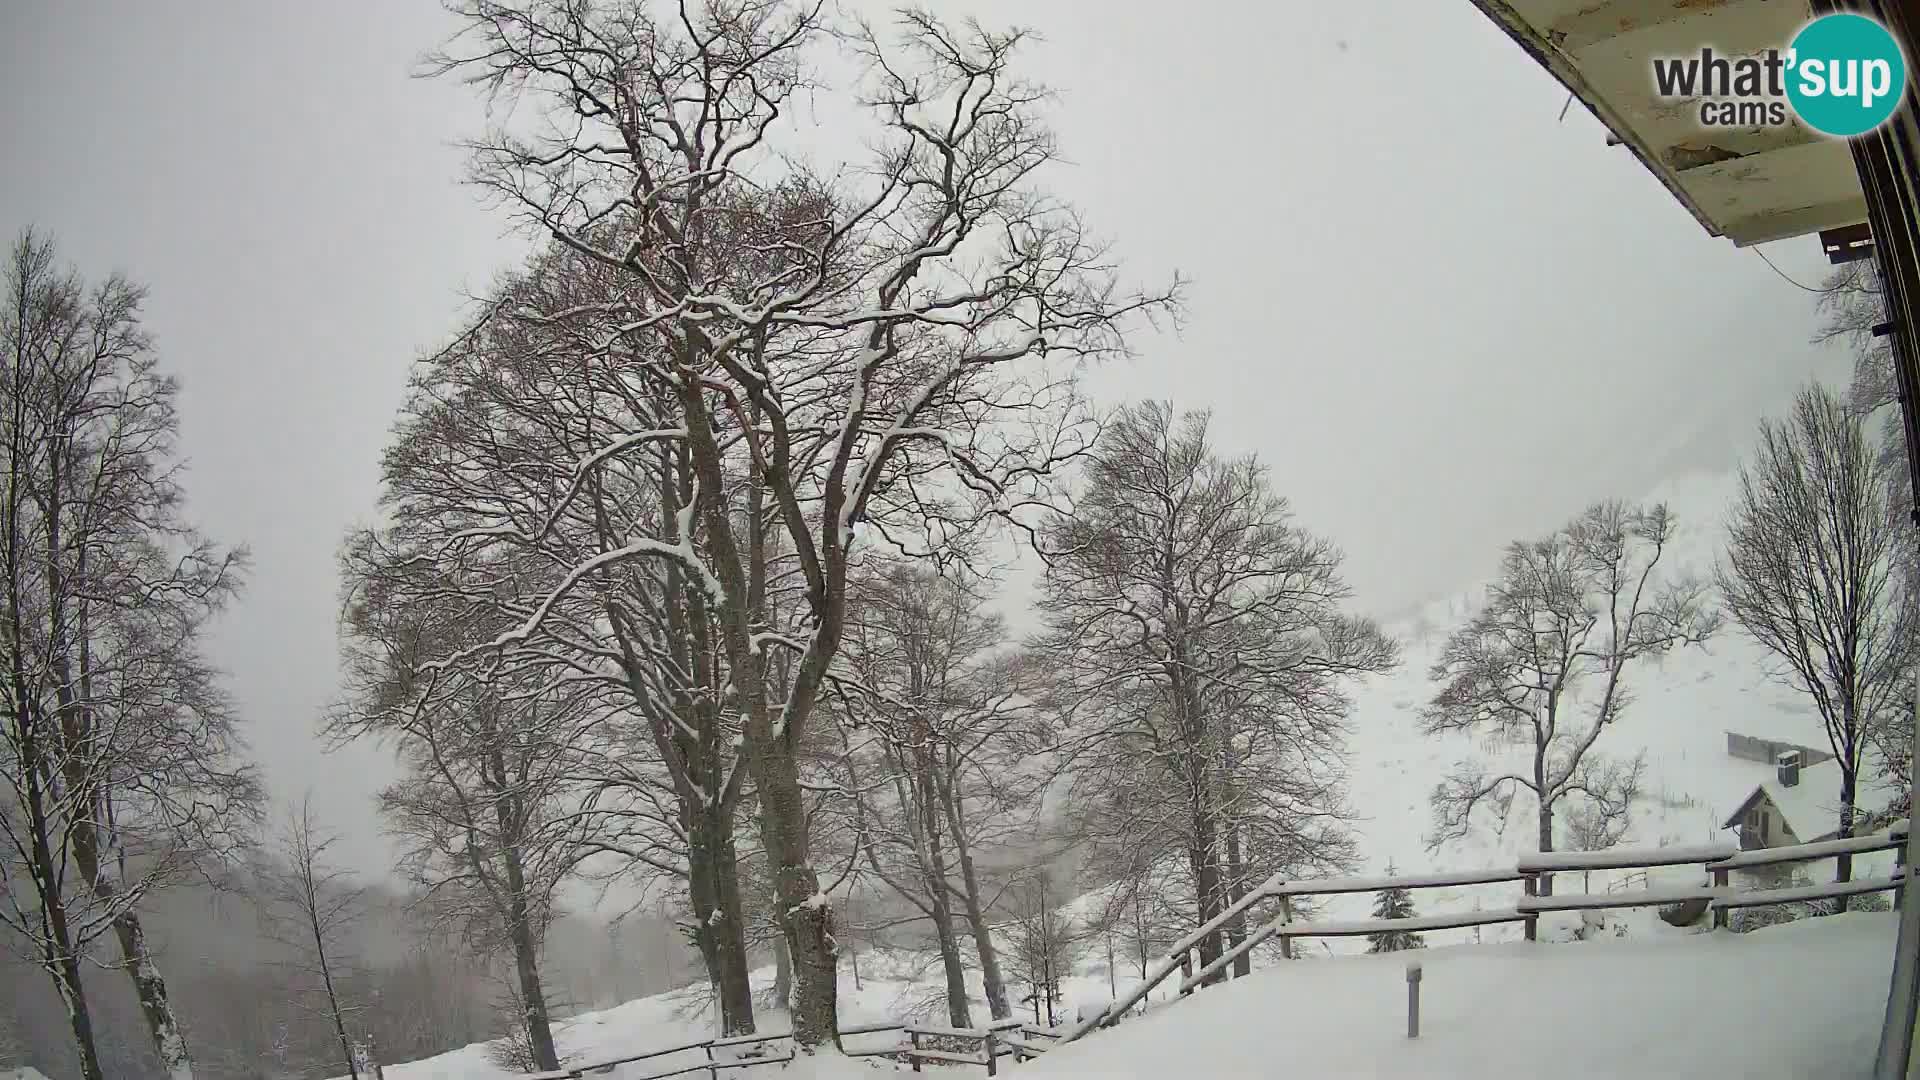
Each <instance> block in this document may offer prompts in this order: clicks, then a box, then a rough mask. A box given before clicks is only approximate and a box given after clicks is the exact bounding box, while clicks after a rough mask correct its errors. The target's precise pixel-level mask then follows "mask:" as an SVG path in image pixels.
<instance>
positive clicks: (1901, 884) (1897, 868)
mask: <svg viewBox="0 0 1920 1080" xmlns="http://www.w3.org/2000/svg"><path fill="white" fill-rule="evenodd" d="M1893 880H1894V881H1895V882H1897V883H1898V884H1897V886H1896V887H1895V888H1894V890H1893V910H1895V911H1899V910H1900V908H1901V905H1902V902H1903V901H1904V900H1905V899H1906V895H1907V842H1906V841H1905V840H1902V841H1900V846H1899V847H1896V848H1894V849H1893Z"/></svg>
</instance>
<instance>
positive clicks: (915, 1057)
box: [907, 1028, 920, 1072]
mask: <svg viewBox="0 0 1920 1080" xmlns="http://www.w3.org/2000/svg"><path fill="white" fill-rule="evenodd" d="M907 1041H908V1042H910V1043H912V1044H913V1050H915V1051H917V1050H919V1049H920V1033H919V1032H918V1031H915V1030H914V1029H912V1028H908V1029H907ZM907 1060H908V1061H911V1062H913V1071H914V1072H919V1071H920V1055H919V1054H917V1053H914V1052H912V1051H909V1052H908V1053H907Z"/></svg>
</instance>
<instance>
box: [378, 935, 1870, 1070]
mask: <svg viewBox="0 0 1920 1080" xmlns="http://www.w3.org/2000/svg"><path fill="white" fill-rule="evenodd" d="M1894 935H1895V917H1894V916H1893V915H1891V914H1888V913H1875V914H1852V915H1842V916H1836V917H1832V918H1825V919H1811V920H1806V921H1803V922H1798V923H1791V924H1788V925H1785V926H1778V927H1771V928H1768V929H1765V930H1759V931H1755V932H1753V933H1751V934H1731V933H1726V932H1719V933H1712V934H1696V935H1692V936H1685V937H1682V936H1678V935H1676V936H1673V937H1670V938H1664V939H1662V938H1624V939H1613V938H1604V939H1601V940H1596V941H1590V942H1575V943H1570V944H1534V945H1527V944H1523V943H1514V944H1504V945H1483V946H1471V945H1463V946H1449V947H1443V948H1432V949H1426V950H1422V951H1420V952H1416V953H1398V954H1390V955H1381V956H1341V957H1335V958H1327V959H1320V960H1303V961H1300V962H1296V963H1291V964H1288V963H1282V964H1277V965H1275V966H1273V967H1270V968H1266V969H1264V970H1261V971H1258V972H1255V973H1254V975H1253V976H1252V977H1251V978H1248V979H1243V980H1238V981H1235V982H1231V983H1227V984H1225V985H1223V986H1218V987H1213V988H1210V989H1207V990H1204V991H1201V992H1199V993H1197V994H1196V995H1194V996H1193V997H1191V998H1188V999H1186V1000H1184V1001H1171V1002H1162V1003H1161V1004H1160V1006H1159V1007H1157V1008H1155V1009H1153V1010H1151V1011H1150V1012H1148V1013H1147V1015H1145V1016H1144V1017H1139V1018H1135V1019H1130V1020H1128V1021H1127V1022H1126V1023H1124V1024H1121V1025H1120V1026H1118V1027H1116V1028H1112V1029H1108V1030H1104V1031H1096V1032H1093V1033H1091V1034H1089V1035H1088V1036H1087V1037H1086V1038H1085V1039H1083V1040H1081V1041H1080V1042H1078V1043H1075V1044H1072V1045H1070V1046H1065V1047H1062V1048H1060V1049H1058V1050H1056V1051H1054V1052H1052V1053H1049V1054H1047V1055H1046V1056H1044V1057H1042V1058H1040V1059H1039V1060H1038V1061H1034V1062H1029V1063H1025V1064H1021V1065H1018V1066H1012V1067H1011V1069H1012V1072H1011V1075H1016V1076H1029V1075H1030V1076H1032V1077H1034V1080H1040V1078H1042V1077H1062V1078H1072V1080H1095V1078H1099V1080H1122V1078H1127V1077H1137V1078H1140V1080H1177V1078H1180V1077H1189V1076H1206V1077H1268V1076H1273V1075H1276V1073H1275V1069H1276V1066H1277V1065H1279V1064H1280V1063H1284V1070H1283V1071H1284V1072H1285V1073H1286V1074H1287V1075H1301V1076H1380V1077H1413V1076H1418V1077H1432V1078H1440V1080H1446V1078H1454V1077H1458V1078H1461V1080H1466V1078H1469V1077H1472V1078H1486V1077H1507V1076H1516V1077H1517V1076H1534V1075H1543V1074H1544V1075H1551V1076H1553V1077H1554V1078H1555V1080H1578V1078H1581V1077H1618V1076H1636V1077H1655V1076H1657V1077H1663V1078H1667V1077H1673V1078H1679V1077H1724V1076H1740V1077H1747V1078H1749V1080H1770V1078H1775V1077H1777V1078H1780V1080H1789V1078H1798V1077H1807V1076H1822V1077H1829V1078H1834V1080H1839V1078H1844V1077H1849V1076H1865V1075H1867V1074H1868V1073H1869V1071H1870V1066H1871V1062H1872V1058H1873V1050H1874V1042H1875V1039H1876V1038H1877V1037H1878V1034H1879V1024H1880V1002H1881V1001H1882V1000H1884V997H1885V994H1886V985H1887V978H1888V973H1889V969H1890V966H1891V957H1892V951H1893V942H1894ZM1408 957H1413V958H1415V959H1417V960H1418V961H1419V963H1420V964H1421V966H1422V968H1423V969H1424V970H1423V974H1422V982H1421V1035H1420V1038H1419V1039H1418V1040H1408V1039H1407V1038H1406V1034H1405V1032H1406V1029H1405V1024H1406V976H1405V968H1406V962H1407V959H1408ZM1078 982H1079V985H1078V987H1077V989H1078V991H1079V992H1080V993H1081V994H1082V995H1085V994H1087V993H1089V992H1090V991H1091V990H1092V989H1093V988H1092V987H1090V986H1088V985H1086V983H1087V980H1085V979H1081V980H1078ZM913 985H914V984H910V983H902V982H898V981H894V980H868V981H867V982H866V983H865V988H864V989H861V990H855V989H854V988H853V987H852V986H851V985H850V984H844V985H843V987H842V993H843V995H845V996H846V998H847V1005H848V1012H849V1014H850V1015H851V1016H853V1017H857V1018H865V1017H868V1016H874V1015H884V1014H886V1013H887V1012H888V1011H889V1010H890V1009H891V1008H892V1007H893V1006H895V1005H897V1004H898V1002H897V1000H896V996H897V995H899V994H901V993H903V992H906V993H912V992H913ZM677 1007H678V1005H677V1003H676V1001H675V1000H674V999H673V997H672V995H664V996H661V997H655V998H647V999H644V1000H641V1001H635V1002H629V1003H628V1004H626V1005H622V1006H619V1007H617V1008H614V1009H608V1010H606V1011H604V1012H600V1013H593V1014H588V1015H586V1016H583V1017H580V1018H578V1019H576V1020H574V1021H571V1022H569V1023H568V1024H566V1025H565V1026H564V1027H563V1028H562V1030H561V1033H560V1038H561V1042H562V1045H563V1046H564V1047H565V1050H566V1052H567V1054H568V1056H569V1058H570V1059H571V1063H573V1064H585V1063H591V1062H595V1061H604V1060H608V1059H610V1058H614V1057H618V1056H621V1055H623V1054H629V1053H639V1052H642V1051H644V1050H648V1049H655V1048H659V1047H664V1046H671V1045H675V1044H678V1043H684V1042H688V1041H692V1040H696V1039H699V1038H702V1037H703V1032H704V1030H705V1025H704V1024H701V1023H698V1022H693V1021H689V1020H688V1019H686V1018H684V1017H682V1016H679V1015H676V1009H677ZM764 1024H765V1026H766V1027H767V1028H768V1029H770V1030H777V1029H779V1028H781V1027H783V1026H784V1018H782V1017H779V1016H777V1015H773V1016H767V1017H765V1018H764ZM699 1060H704V1054H703V1053H701V1052H699V1051H695V1052H693V1053H692V1054H689V1055H684V1056H681V1057H672V1058H656V1059H653V1060H651V1061H648V1062H645V1063H643V1064H636V1065H630V1066H623V1067H620V1068H618V1069H616V1070H615V1071H613V1072H612V1073H609V1074H604V1075H607V1076H609V1077H610V1078H611V1080H630V1078H633V1077H641V1076H648V1075H653V1074H656V1073H659V1072H664V1071H667V1070H668V1069H669V1068H671V1067H676V1066H679V1065H691V1064H694V1063H695V1062H696V1061H699ZM1008 1064H1009V1063H1007V1062H1003V1066H1005V1065H1008ZM929 1068H930V1069H931V1068H934V1067H933V1066H929ZM895 1069H896V1067H895V1066H893V1065H892V1064H890V1063H886V1062H881V1061H876V1060H873V1059H863V1060H859V1061H852V1060H844V1059H838V1058H833V1057H828V1058H826V1059H824V1060H819V1061H802V1062H800V1063H797V1064H796V1065H795V1066H793V1067H790V1068H749V1069H741V1070H737V1071H735V1072H734V1073H733V1075H734V1076H737V1077H740V1078H741V1080H756V1078H764V1080H774V1078H776V1077H777V1078H779V1080H802V1078H804V1080H858V1078H861V1077H868V1076H872V1075H874V1074H875V1073H876V1072H892V1071H895ZM386 1075H387V1077H388V1078H389V1080H509V1078H510V1077H511V1075H512V1074H511V1073H509V1072H505V1071H503V1070H501V1069H499V1068H498V1067H496V1066H494V1065H492V1064H490V1063H489V1062H488V1061H487V1059H486V1055H485V1051H484V1048H483V1047H480V1046H471V1047H467V1048H466V1049H463V1050H458V1051H455V1052H453V1053H451V1054H443V1055H441V1056H439V1057H436V1058H430V1059H427V1060H425V1061H417V1062H412V1063H410V1064H407V1065H397V1066H389V1067H388V1068H387V1070H386ZM954 1075H956V1076H958V1075H967V1076H977V1075H980V1073H979V1071H978V1070H975V1069H970V1068H969V1069H964V1070H963V1071H962V1072H960V1073H955V1074H954Z"/></svg>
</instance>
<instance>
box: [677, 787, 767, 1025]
mask: <svg viewBox="0 0 1920 1080" xmlns="http://www.w3.org/2000/svg"><path fill="white" fill-rule="evenodd" d="M690 816H693V817H695V818H696V820H695V821H694V822H693V824H692V826H691V827H690V828H689V830H688V832H689V839H690V841H691V843H690V845H689V858H688V870H689V873H688V876H687V894H688V899H689V900H690V901H691V903H692V906H693V915H694V919H695V926H694V930H693V938H694V944H695V946H697V947H698V948H699V950H700V959H701V961H702V962H703V963H704V964H705V965H706V968H707V980H708V982H709V983H711V984H712V986H713V992H714V1000H715V1001H717V1002H718V1003H719V1006H720V1031H721V1034H722V1035H723V1036H733V1035H751V1034H753V1031H754V1017H753V987H752V986H751V985H750V984H749V981H748V971H749V968H748V965H747V947H746V935H745V933H744V930H743V928H744V927H745V925H746V921H745V917H744V914H743V905H742V901H741V898H740V873H739V860H738V855H737V854H736V851H735V848H734V840H733V823H732V821H731V820H730V819H729V818H727V817H724V816H721V815H718V814H710V813H705V812H702V811H695V812H694V813H693V814H692V815H690Z"/></svg>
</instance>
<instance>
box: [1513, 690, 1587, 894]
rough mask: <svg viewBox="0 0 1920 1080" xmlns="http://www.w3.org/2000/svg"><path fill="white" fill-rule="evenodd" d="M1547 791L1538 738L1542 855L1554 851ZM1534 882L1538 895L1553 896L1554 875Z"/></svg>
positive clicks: (1535, 769)
mask: <svg viewBox="0 0 1920 1080" xmlns="http://www.w3.org/2000/svg"><path fill="white" fill-rule="evenodd" d="M1550 708H1551V706H1550ZM1569 767H1571V766H1569ZM1547 791H1548V788H1547V747H1546V744H1545V743H1543V742H1541V741H1540V740H1539V738H1538V737H1536V738H1535V740H1534V744H1533V794H1534V798H1535V802H1536V803H1537V804H1538V807H1539V810H1540V819H1539V828H1540V834H1539V836H1538V838H1537V839H1538V841H1539V845H1540V853H1541V854H1543V855H1544V854H1546V853H1547V852H1549V851H1552V850H1553V800H1552V799H1551V798H1549V797H1548V795H1547ZM1504 824H1505V822H1502V825H1504ZM1534 881H1535V882H1536V895H1539V896H1552V895H1553V875H1552V874H1540V875H1538V876H1537V877H1535V878H1534Z"/></svg>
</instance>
